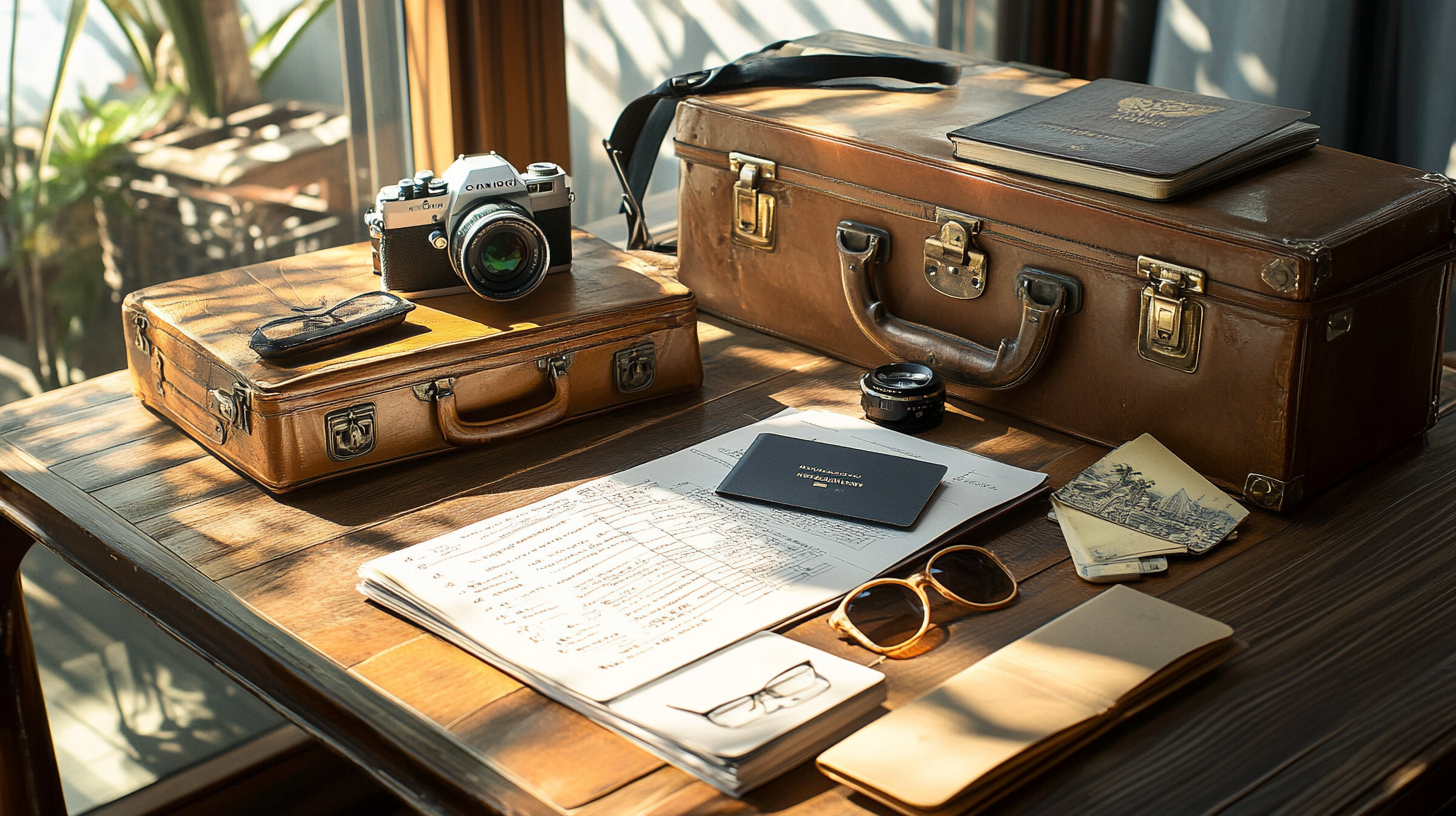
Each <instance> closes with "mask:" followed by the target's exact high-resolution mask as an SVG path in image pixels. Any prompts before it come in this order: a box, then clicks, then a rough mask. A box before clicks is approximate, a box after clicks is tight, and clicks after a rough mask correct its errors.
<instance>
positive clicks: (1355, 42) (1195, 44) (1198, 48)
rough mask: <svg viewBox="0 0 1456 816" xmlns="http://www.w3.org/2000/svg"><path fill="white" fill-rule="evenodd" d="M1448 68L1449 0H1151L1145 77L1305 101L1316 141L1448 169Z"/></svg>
mask: <svg viewBox="0 0 1456 816" xmlns="http://www.w3.org/2000/svg"><path fill="white" fill-rule="evenodd" d="M1453 76H1456V2H1450V0H1160V5H1159V8H1158V19H1157V23H1156V28H1155V31H1154V36H1153V50H1152V59H1151V67H1150V70H1149V77H1148V82H1149V84H1152V85H1161V86H1165V87H1169V88H1181V89H1184V90H1190V91H1197V92H1199V93H1205V94H1210V95H1214V96H1226V97H1232V98H1235V99H1248V100H1251V101H1255V102H1265V103H1269V104H1273V105H1282V106H1285V107H1290V108H1300V109H1303V110H1307V111H1310V113H1311V116H1310V121H1312V122H1315V123H1316V124H1318V125H1319V126H1320V141H1321V142H1322V143H1324V144H1327V145H1330V146H1332V147H1338V148H1341V149H1343V150H1349V151H1352V152H1355V153H1361V154H1364V155H1367V156H1374V157H1375V158H1379V159H1385V160H1386V161H1392V162H1396V163H1398V164H1404V165H1409V166H1411V167H1416V168H1419V169H1421V170H1425V171H1427V172H1436V173H1444V174H1446V175H1448V176H1453V177H1456V86H1453V82H1452V78H1453ZM1452 317H1453V320H1456V308H1453V313H1452ZM1448 327H1449V328H1448V330H1447V332H1446V349H1447V350H1448V351H1449V350H1453V349H1456V325H1453V324H1452V322H1451V321H1448Z"/></svg>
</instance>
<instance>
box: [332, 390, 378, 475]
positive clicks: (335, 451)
mask: <svg viewBox="0 0 1456 816" xmlns="http://www.w3.org/2000/svg"><path fill="white" fill-rule="evenodd" d="M324 434H325V437H326V439H327V440H328V442H327V448H328V453H329V458H330V459H332V460H334V461H335V462H343V461H345V460H348V459H354V458H356V457H359V456H363V455H364V454H366V453H368V452H370V451H372V450H374V403H372V402H364V403H360V404H358V405H351V406H349V407H348V408H340V409H339V410H337V411H330V412H329V413H327V414H324Z"/></svg>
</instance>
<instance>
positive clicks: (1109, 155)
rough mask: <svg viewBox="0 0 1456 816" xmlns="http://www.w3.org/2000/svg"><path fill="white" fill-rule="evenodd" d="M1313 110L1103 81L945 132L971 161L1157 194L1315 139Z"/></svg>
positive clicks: (1302, 146)
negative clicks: (1310, 116) (1311, 122)
mask: <svg viewBox="0 0 1456 816" xmlns="http://www.w3.org/2000/svg"><path fill="white" fill-rule="evenodd" d="M1308 116H1309V113H1308V112H1307V111H1301V110H1293V109H1291V108H1279V107H1275V106H1273V105H1263V104H1260V103H1258V102H1246V101H1242V100H1237V99H1222V98H1219V97H1213V96H1204V95H1202V94H1196V93H1190V92H1188V91H1175V90H1172V89H1169V88H1155V87H1153V86H1151V85H1142V84H1140V83H1136V82H1123V81H1121V80H1116V79H1099V80H1096V81H1095V82H1090V83H1088V84H1086V85H1082V86H1080V87H1077V88H1073V89H1072V90H1070V91H1067V92H1066V93H1063V94H1060V95H1058V96H1054V97H1051V98H1049V99H1045V100H1042V101H1041V102H1037V103H1035V104H1033V105H1028V106H1026V107H1024V108H1021V109H1019V110H1014V111H1012V112H1010V113H1007V114H1004V115H1002V116H998V117H996V118H994V119H988V120H986V121H984V122H978V123H976V124H972V125H968V126H966V127H963V128H961V129H959V130H955V131H952V132H951V133H950V134H949V137H950V140H951V142H952V144H953V145H954V148H955V155H956V157H957V158H960V159H965V160H966V161H971V162H975V163H977V164H984V165H988V166H991V167H1000V168H1004V169H1007V170H1015V171H1017V172H1021V173H1028V174H1030V175H1034V176H1042V177H1045V178H1050V179H1054V180H1056V181H1065V182H1069V183H1071V184H1080V185H1083V186H1087V187H1096V188H1098V189H1102V190H1111V191H1113V192H1116V193H1123V194H1124V195H1130V196H1135V197H1138V198H1146V199H1154V200H1159V199H1166V198H1172V197H1173V196H1176V195H1179V194H1182V193H1186V192H1188V191H1190V190H1194V189H1197V188H1199V187H1203V186H1205V185H1208V184H1212V183H1214V182H1216V181H1219V180H1221V179H1224V178H1227V177H1229V176H1232V175H1234V174H1237V173H1242V172H1244V171H1246V170H1250V169H1252V168H1254V167H1258V166H1260V165H1263V164H1266V163H1268V162H1271V161H1274V160H1275V159H1279V158H1282V157H1284V156H1289V155H1292V154H1294V153H1298V152H1300V151H1302V150H1307V149H1309V148H1310V147H1313V146H1314V144H1315V143H1316V142H1318V141H1319V126H1318V125H1313V124H1310V123H1308V122H1305V121H1304V119H1305V118H1306V117H1308Z"/></svg>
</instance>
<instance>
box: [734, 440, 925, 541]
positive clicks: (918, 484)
mask: <svg viewBox="0 0 1456 816" xmlns="http://www.w3.org/2000/svg"><path fill="white" fill-rule="evenodd" d="M945 471H946V467H945V465H938V464H935V463H934V462H924V461H921V460H919V459H907V458H905V457H903V456H891V455H889V454H886V453H875V452H873V451H866V450H859V449H857V448H846V447H844V446H842V445H830V444H828V443H826V442H814V441H811V440H808V439H796V438H794V437H790V436H780V435H778V434H759V435H758V438H757V439H755V440H753V444H752V445H749V446H748V450H747V451H744V453H743V457H742V458H741V459H739V460H738V464H736V465H734V466H733V469H732V470H730V471H728V475H727V476H725V477H724V478H723V482H722V484H719V485H718V491H717V492H718V493H719V495H723V496H729V497H731V498H735V499H752V500H754V501H761V502H768V503H770V504H778V505H783V506H785V507H793V508H796V509H799V510H811V511H813V512H816V513H826V514H828V515H831V516H840V517H842V518H850V519H855V520H856V521H871V522H875V523H877V524H888V525H891V526H893V527H909V526H911V525H912V524H914V523H915V519H917V518H919V517H920V511H921V510H924V509H925V505H926V504H927V503H928V502H929V501H930V497H931V495H932V494H933V493H935V489H936V488H937V487H939V486H940V480H941V478H942V477H944V476H945Z"/></svg>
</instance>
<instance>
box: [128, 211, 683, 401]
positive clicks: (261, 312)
mask: <svg viewBox="0 0 1456 816" xmlns="http://www.w3.org/2000/svg"><path fill="white" fill-rule="evenodd" d="M572 249H573V256H574V257H573V263H572V269H571V271H570V272H566V273H556V274H551V275H548V276H547V277H546V280H545V281H543V282H542V283H541V285H540V286H539V287H538V288H537V289H536V290H535V291H534V292H532V293H531V294H529V295H527V296H525V297H523V298H520V299H519V300H514V301H508V302H504V303H501V302H490V301H486V300H482V299H481V298H479V297H476V296H475V295H473V294H459V295H450V296H446V297H437V298H427V299H422V300H419V301H415V309H414V310H413V311H411V312H409V313H408V314H407V315H406V316H405V321H404V323H403V324H402V325H399V326H395V327H393V328H390V329H387V330H385V331H383V332H380V333H378V334H373V335H369V336H366V337H362V338H359V339H356V340H348V341H345V342H343V343H340V344H337V345H333V346H329V347H325V348H322V349H318V350H316V351H312V352H305V353H302V354H299V355H297V356H294V357H289V358H282V359H277V360H265V359H263V358H260V357H259V356H258V354H257V353H256V352H255V351H254V350H253V349H252V348H251V347H250V346H249V345H248V341H249V338H250V337H251V336H252V332H253V330H254V329H255V328H257V327H258V326H259V325H260V324H262V323H264V322H267V321H269V320H273V319H275V318H279V317H288V316H290V315H296V314H299V311H298V310H297V309H299V308H308V309H315V308H318V307H331V306H334V305H336V304H338V303H341V302H343V301H345V300H348V299H349V298H351V297H353V296H355V295H358V294H360V293H362V292H369V291H377V290H378V289H379V277H378V276H377V275H375V274H374V273H373V271H372V266H371V261H370V247H369V244H368V243H367V242H366V243H359V244H352V245H349V246H342V247H336V248H334V249H326V250H322V251H320V252H311V253H308V254H305V255H298V256H295V257H292V258H286V259H283V260H279V261H271V262H267V263H261V264H254V265H252V266H245V267H240V268H238V269H232V270H228V271H226V272H217V273H214V274H211V275H202V276H199V277H195V278H188V279H185V280H180V281H174V282H171V283H164V284H160V285H157V286H151V287H148V288H146V289H142V290H139V291H137V292H133V293H132V294H131V295H128V296H127V299H126V303H125V305H124V307H123V308H124V309H125V310H126V311H127V312H128V313H129V314H130V313H139V315H140V316H144V317H145V318H146V324H147V325H146V329H145V331H146V332H147V333H148V334H151V335H156V334H160V335H165V336H170V339H171V342H169V343H166V345H168V346H173V347H174V348H175V347H185V348H186V349H187V350H188V351H190V352H192V353H194V354H197V355H200V356H201V357H203V358H204V359H207V358H210V359H211V360H215V361H216V364H217V365H220V366H222V367H223V368H226V369H228V370H229V371H230V374H231V375H233V376H234V377H235V378H236V379H237V380H238V381H240V382H242V383H244V384H246V385H247V386H248V387H250V388H251V389H253V390H254V391H255V393H256V394H257V395H258V396H263V397H266V396H268V395H269V394H270V393H271V394H284V393H286V394H287V395H288V396H290V397H293V396H299V395H301V394H305V393H310V392H314V391H319V390H325V389H328V388H332V387H337V386H340V385H352V384H358V383H362V382H366V381H374V380H380V381H381V382H383V381H386V380H397V379H400V378H404V377H409V376H411V375H418V373H419V372H431V371H434V370H437V369H439V368H440V367H442V366H448V365H458V364H459V363H461V362H462V361H465V360H479V361H480V362H479V364H478V368H479V369H487V368H490V367H491V365H490V362H489V361H490V359H491V358H493V357H498V356H502V355H506V354H518V353H519V352H521V351H522V350H523V349H527V348H532V347H536V346H551V345H553V344H554V345H556V346H559V345H560V344H562V343H568V342H570V341H571V340H572V339H574V338H579V337H586V336H590V335H593V334H597V333H600V332H602V331H605V330H609V329H612V328H615V327H620V326H629V325H633V324H637V323H641V322H643V321H646V320H650V319H651V318H653V317H654V316H658V315H664V314H669V313H674V312H681V311H684V310H688V309H691V308H692V307H693V303H694V301H693V295H692V293H691V292H689V291H688V289H687V288H686V287H684V286H682V285H681V284H679V283H677V282H676V281H675V280H672V279H671V278H669V277H666V276H665V275H650V274H647V273H649V272H651V271H653V270H652V266H651V265H650V264H649V263H647V262H645V261H642V260H640V259H638V258H637V257H635V256H632V255H628V254H627V253H625V252H622V251H620V250H618V249H616V248H615V247H613V246H612V245H610V244H608V243H606V242H605V241H602V240H601V239H598V238H595V237H592V236H591V235H588V234H587V233H585V232H582V231H580V230H576V231H574V233H573V242H572ZM129 322H130V320H129ZM151 339H153V340H157V339H160V338H158V337H155V336H153V337H152V338H151ZM195 373H196V372H195ZM208 379H211V378H208Z"/></svg>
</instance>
